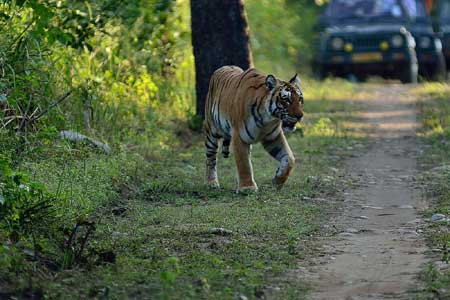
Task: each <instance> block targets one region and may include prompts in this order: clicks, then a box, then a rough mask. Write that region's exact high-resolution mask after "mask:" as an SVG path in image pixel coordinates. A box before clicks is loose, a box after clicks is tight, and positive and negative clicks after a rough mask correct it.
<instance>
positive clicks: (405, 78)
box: [400, 63, 418, 83]
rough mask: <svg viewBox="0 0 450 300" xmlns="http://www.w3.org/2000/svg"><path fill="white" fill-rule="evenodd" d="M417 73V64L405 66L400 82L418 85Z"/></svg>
mask: <svg viewBox="0 0 450 300" xmlns="http://www.w3.org/2000/svg"><path fill="white" fill-rule="evenodd" d="M417 71H418V67H417V64H414V63H412V64H410V65H408V66H405V67H404V69H403V70H402V71H401V73H400V81H401V82H402V83H417V76H418V75H417V73H418V72H417Z"/></svg>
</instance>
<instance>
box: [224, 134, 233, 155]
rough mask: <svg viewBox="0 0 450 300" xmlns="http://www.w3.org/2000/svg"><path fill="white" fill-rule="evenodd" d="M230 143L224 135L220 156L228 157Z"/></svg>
mask: <svg viewBox="0 0 450 300" xmlns="http://www.w3.org/2000/svg"><path fill="white" fill-rule="evenodd" d="M230 143H231V140H230V138H229V137H224V138H223V142H222V156H223V158H228V157H229V156H230Z"/></svg>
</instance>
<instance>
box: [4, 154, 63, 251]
mask: <svg viewBox="0 0 450 300" xmlns="http://www.w3.org/2000/svg"><path fill="white" fill-rule="evenodd" d="M55 200H56V198H55V196H54V195H52V194H51V193H49V192H47V191H46V190H45V188H44V187H43V186H42V185H40V184H37V183H34V182H31V181H29V180H28V178H27V177H26V175H25V174H23V173H20V172H15V171H13V170H12V169H11V168H10V167H9V163H8V162H7V161H6V160H0V228H1V229H3V230H5V231H6V232H7V235H8V238H9V240H10V241H11V242H13V243H14V242H18V241H19V240H21V239H22V238H27V237H32V239H33V243H34V246H35V247H34V248H35V249H34V250H35V252H36V251H37V250H38V247H37V246H38V245H37V236H38V235H42V232H41V231H40V227H41V226H42V225H43V224H45V225H48V223H49V222H52V220H54V218H55V214H54V210H53V209H52V202H53V201H55Z"/></svg>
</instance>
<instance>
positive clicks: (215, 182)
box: [206, 179, 220, 189]
mask: <svg viewBox="0 0 450 300" xmlns="http://www.w3.org/2000/svg"><path fill="white" fill-rule="evenodd" d="M206 185H207V186H208V187H209V188H211V189H220V184H219V181H218V180H217V179H215V180H208V182H206Z"/></svg>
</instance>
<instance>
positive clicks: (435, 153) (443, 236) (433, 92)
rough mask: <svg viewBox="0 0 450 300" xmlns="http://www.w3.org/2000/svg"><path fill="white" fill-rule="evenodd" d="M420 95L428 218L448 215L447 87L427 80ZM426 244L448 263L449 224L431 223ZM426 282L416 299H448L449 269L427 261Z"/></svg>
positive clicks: (449, 130)
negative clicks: (428, 204) (443, 268)
mask: <svg viewBox="0 0 450 300" xmlns="http://www.w3.org/2000/svg"><path fill="white" fill-rule="evenodd" d="M415 92H416V93H417V94H418V95H419V97H420V101H419V102H418V108H419V112H420V121H421V124H422V128H421V130H420V132H419V134H420V136H421V137H422V142H423V144H424V152H423V154H422V155H421V157H420V158H419V163H420V165H421V168H422V175H421V178H420V181H421V184H422V186H423V189H424V191H425V196H426V197H427V199H429V200H430V201H431V206H430V208H429V209H428V211H427V212H426V213H425V215H426V216H427V217H431V216H432V215H433V214H435V213H442V214H446V215H449V214H450V185H449V182H450V172H449V170H446V169H445V167H444V168H441V169H434V168H436V167H442V166H448V165H450V103H449V101H448V99H449V96H450V88H449V86H448V85H446V84H439V83H427V84H425V85H423V86H421V87H420V88H417V89H416V91H415ZM426 235H427V242H428V246H429V247H430V248H431V249H439V252H437V253H434V254H433V258H434V260H437V261H439V260H440V261H442V262H444V264H445V263H448V262H449V252H448V251H449V250H448V249H449V248H450V224H449V223H445V222H444V223H430V224H429V226H428V227H427V229H426ZM421 278H422V280H423V282H424V284H425V288H424V290H423V291H422V292H421V293H420V294H419V295H418V299H448V297H450V292H449V290H448V287H449V286H450V271H449V270H448V269H447V271H445V270H439V268H438V267H437V266H436V265H435V264H434V263H430V264H429V265H428V266H427V267H426V268H425V269H424V270H423V272H422V275H421Z"/></svg>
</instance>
